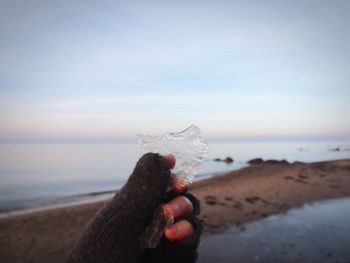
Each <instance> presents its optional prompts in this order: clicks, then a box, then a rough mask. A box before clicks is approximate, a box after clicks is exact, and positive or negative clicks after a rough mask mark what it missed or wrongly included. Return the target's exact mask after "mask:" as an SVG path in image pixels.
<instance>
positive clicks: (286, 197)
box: [0, 160, 350, 262]
mask: <svg viewBox="0 0 350 263" xmlns="http://www.w3.org/2000/svg"><path fill="white" fill-rule="evenodd" d="M190 191H191V192H192V193H194V194H195V195H196V196H197V197H198V198H199V199H200V201H201V204H202V214H201V217H202V219H203V220H204V231H205V233H204V235H210V234H211V233H216V232H220V231H222V230H224V229H226V228H228V227H229V226H231V225H234V224H236V225H240V224H242V223H245V222H248V221H253V220H257V219H260V218H264V217H266V216H268V215H270V214H276V213H283V212H285V211H287V210H288V209H290V208H292V207H298V206H300V205H302V204H304V203H307V202H313V201H318V200H325V199H330V198H336V197H344V196H350V160H341V161H331V162H320V163H310V164H302V163H296V164H259V165H253V166H251V167H247V168H243V169H241V170H238V171H233V172H230V173H227V174H225V175H222V176H217V177H214V178H209V179H205V180H202V181H199V182H196V183H194V184H193V185H192V187H191V189H190ZM103 203H104V202H95V203H91V204H82V205H76V206H68V207H64V208H56V209H50V210H46V211H40V212H35V213H30V214H25V215H17V216H13V217H11V218H4V219H1V220H0V229H1V230H0V258H1V262H64V259H65V256H66V254H67V252H68V251H69V249H70V248H71V247H72V245H73V243H74V241H75V240H76V239H77V238H78V237H79V235H80V233H81V231H82V229H83V227H84V225H85V224H86V223H87V222H88V221H89V220H90V219H91V218H92V217H93V216H94V214H95V213H96V212H97V211H98V210H99V209H100V208H101V206H102V205H103Z"/></svg>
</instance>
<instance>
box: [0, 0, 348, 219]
mask: <svg viewBox="0 0 350 263" xmlns="http://www.w3.org/2000/svg"><path fill="white" fill-rule="evenodd" d="M349 8H350V4H349V2H348V1H339V0H338V1H332V2H331V1H322V0H317V1H215V2H213V1H141V2H134V1H102V2H101V1H99V2H96V1H39V0H35V1H17V0H14V1H1V8H0V34H1V41H0V94H1V101H0V142H1V144H0V156H1V159H0V183H1V186H0V212H8V211H13V210H21V209H25V208H33V207H40V206H43V205H49V204H57V203H66V202H71V201H76V200H80V199H83V198H85V197H87V196H91V195H97V194H98V193H106V191H107V192H108V191H111V190H115V189H117V188H119V187H120V186H121V185H122V184H123V183H124V182H125V180H126V178H127V177H128V175H129V174H130V172H131V171H132V169H133V166H134V164H135V162H136V160H137V159H138V158H139V157H140V156H141V154H142V153H143V151H142V150H141V149H140V147H139V145H138V144H137V143H138V142H137V137H136V134H137V133H141V134H151V135H161V134H164V133H168V132H178V131H182V130H184V129H185V128H187V127H188V126H190V125H191V124H196V125H198V126H199V127H200V128H201V130H202V135H203V137H204V138H206V140H207V141H208V143H209V160H208V162H207V163H206V166H205V169H204V170H203V171H202V172H201V173H200V174H199V175H198V178H203V177H207V176H213V175H215V174H217V173H221V172H224V171H228V170H233V169H238V168H240V167H243V166H245V165H246V161H248V160H249V159H251V158H256V157H262V158H275V159H287V160H288V161H290V162H293V161H295V160H299V161H321V160H333V159H341V158H349V157H350V151H349V150H350V143H349V142H350V121H349V114H350V107H349V105H350V104H349V99H350V87H349V76H350V31H349V28H350V19H349V15H348V14H349V10H350V9H349ZM226 156H230V157H232V158H233V159H234V162H233V163H232V164H226V163H223V162H214V161H213V159H214V158H224V157H226Z"/></svg>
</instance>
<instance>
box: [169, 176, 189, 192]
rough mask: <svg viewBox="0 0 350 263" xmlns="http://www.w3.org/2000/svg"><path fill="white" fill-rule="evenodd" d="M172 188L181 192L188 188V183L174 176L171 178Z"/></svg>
mask: <svg viewBox="0 0 350 263" xmlns="http://www.w3.org/2000/svg"><path fill="white" fill-rule="evenodd" d="M170 188H171V189H173V190H174V191H175V192H178V193H181V192H185V191H186V190H187V185H186V184H185V183H184V182H182V181H180V180H178V179H176V178H174V177H172V178H171V179H170Z"/></svg>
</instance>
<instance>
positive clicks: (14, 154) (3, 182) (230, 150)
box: [0, 142, 350, 212]
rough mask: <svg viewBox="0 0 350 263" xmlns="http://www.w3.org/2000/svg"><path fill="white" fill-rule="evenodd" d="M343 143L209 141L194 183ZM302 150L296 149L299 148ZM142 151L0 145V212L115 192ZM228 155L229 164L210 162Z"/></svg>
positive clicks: (314, 155)
mask: <svg viewBox="0 0 350 263" xmlns="http://www.w3.org/2000/svg"><path fill="white" fill-rule="evenodd" d="M339 146H340V147H342V148H344V149H348V148H350V143H349V142H339V143H335V142H309V143H308V142H290V143H280V142H275V143H262V142H261V143H248V142H244V143H243V142H241V143H232V142H222V143H209V161H208V162H207V163H206V164H205V167H204V169H203V170H202V171H201V172H200V174H198V176H197V179H201V178H204V177H206V176H212V175H213V173H216V172H225V171H229V170H235V169H239V168H241V167H243V166H245V165H246V161H248V160H250V159H252V158H256V157H262V158H265V159H287V160H288V161H290V162H293V161H295V160H299V161H305V162H309V161H322V160H335V159H343V158H350V151H339V152H336V151H329V149H330V148H335V147H339ZM300 148H302V150H300ZM142 153H143V150H141V149H140V147H139V145H138V144H133V143H119V144H0V212H6V211H11V210H19V209H26V208H31V207H40V206H44V205H51V204H56V203H65V202H70V201H71V200H72V199H74V200H76V199H77V198H84V196H87V197H88V195H89V193H96V192H101V191H106V190H116V189H118V188H120V186H122V185H123V184H124V183H125V181H126V180H127V178H128V176H129V175H130V173H131V172H132V169H133V167H134V165H135V163H136V161H137V159H138V158H139V157H140V156H141V155H142ZM226 156H231V157H233V158H234V160H235V161H234V163H232V164H226V163H223V162H214V161H212V160H213V159H214V158H216V157H219V158H225V157H226Z"/></svg>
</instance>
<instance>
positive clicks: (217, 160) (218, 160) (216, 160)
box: [214, 158, 222, 162]
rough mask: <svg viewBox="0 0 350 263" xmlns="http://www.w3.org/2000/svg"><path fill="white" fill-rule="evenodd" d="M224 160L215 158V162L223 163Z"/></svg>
mask: <svg viewBox="0 0 350 263" xmlns="http://www.w3.org/2000/svg"><path fill="white" fill-rule="evenodd" d="M221 161H222V160H221V159H220V158H215V159H214V162H221Z"/></svg>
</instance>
